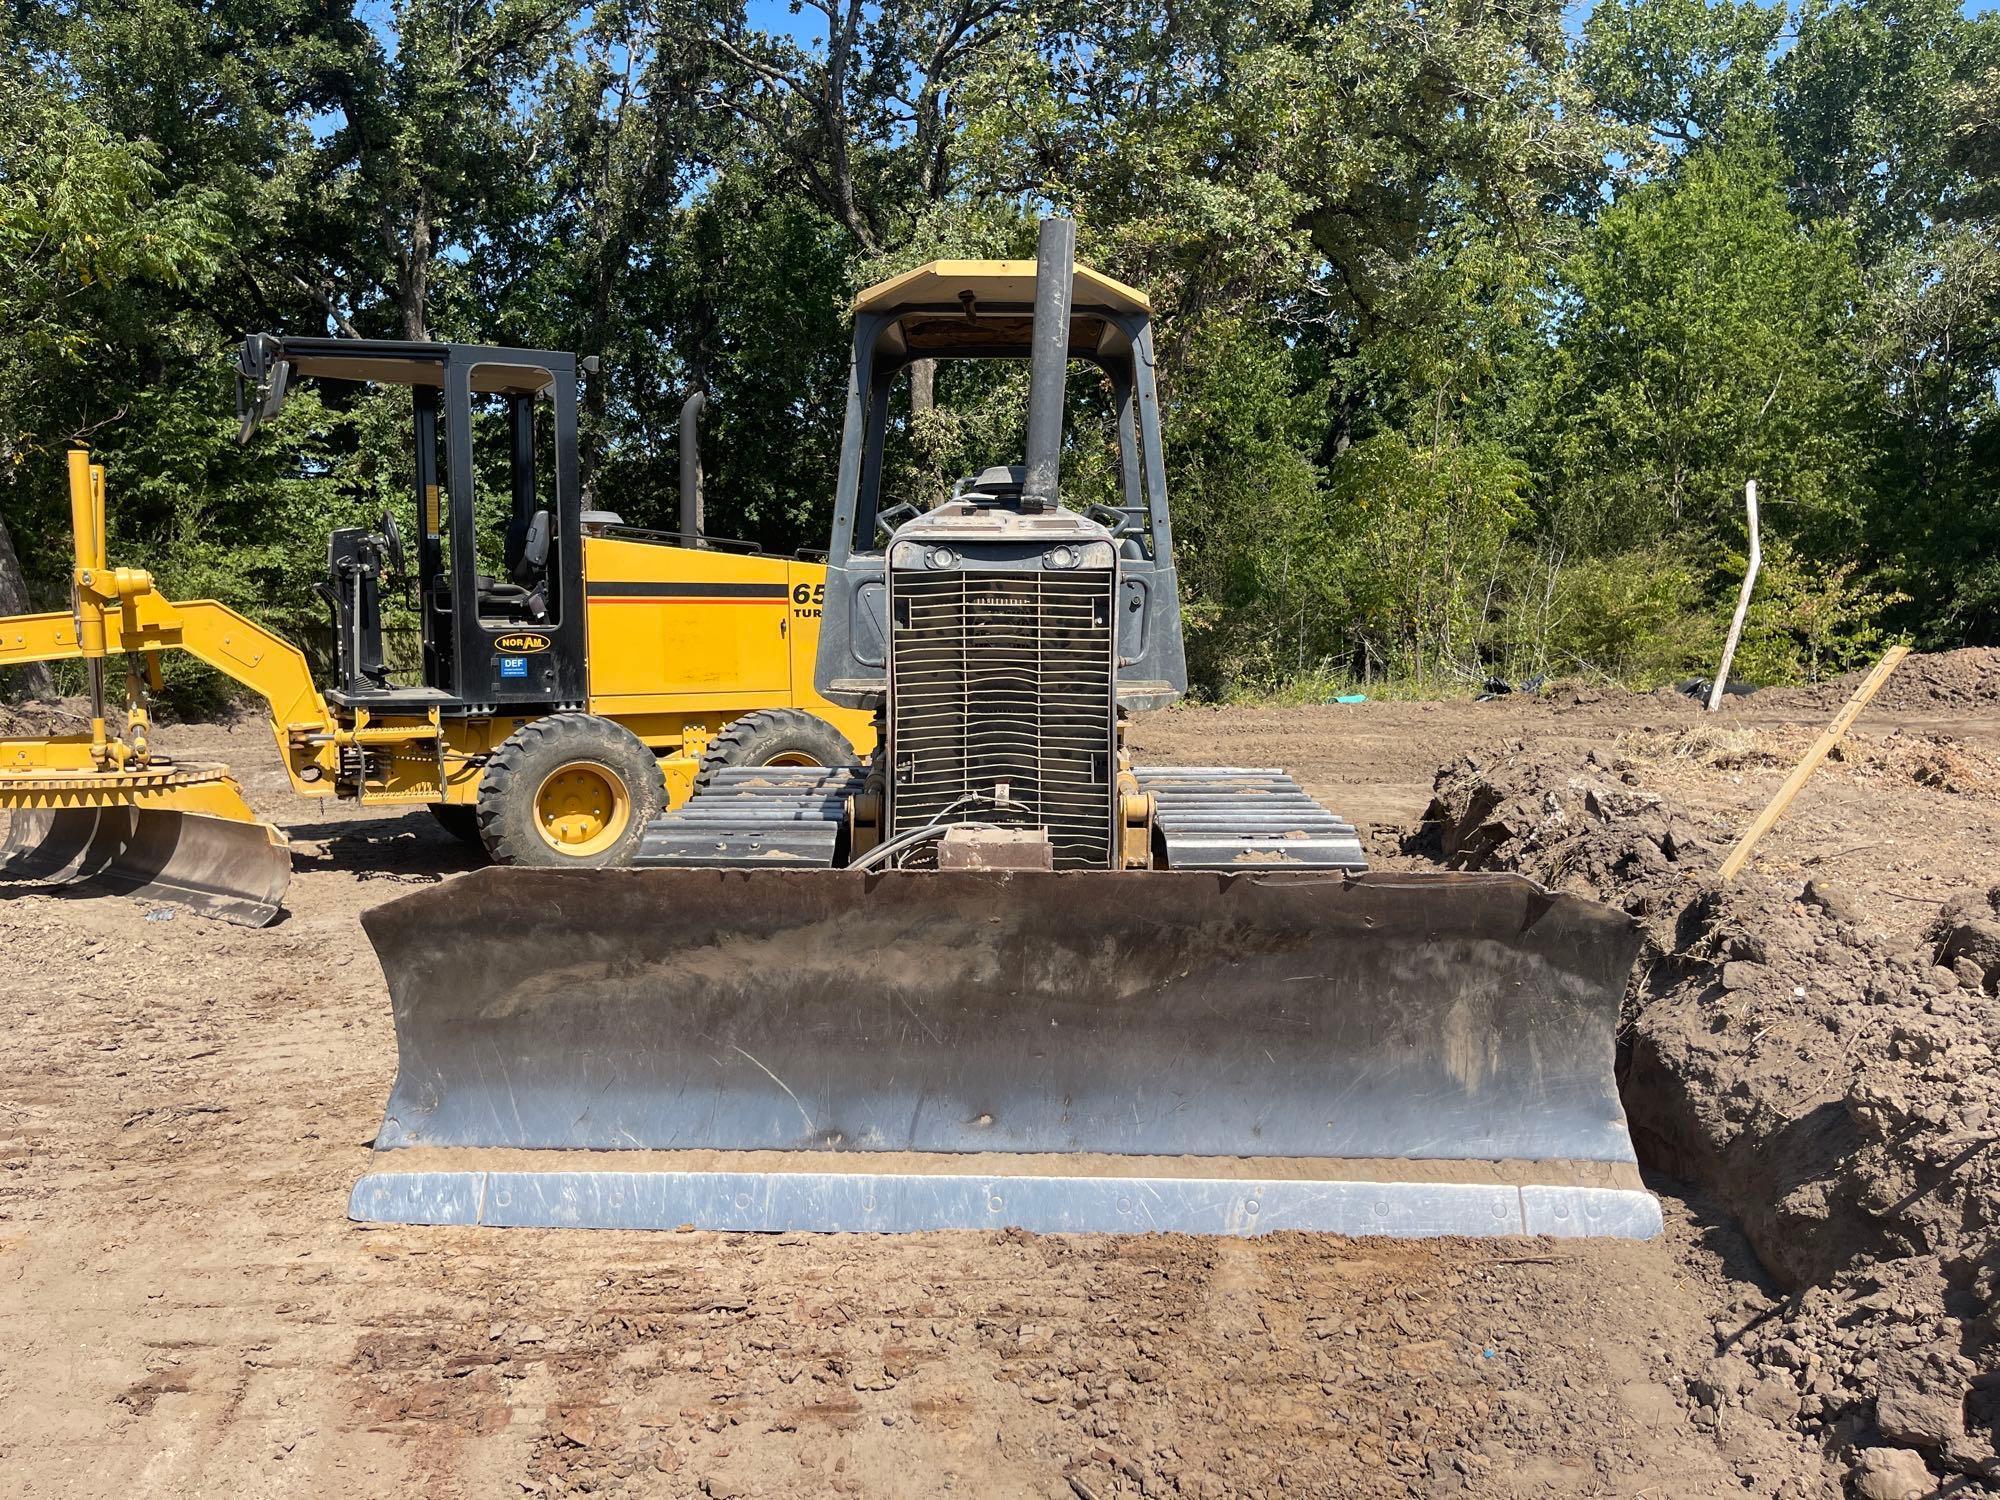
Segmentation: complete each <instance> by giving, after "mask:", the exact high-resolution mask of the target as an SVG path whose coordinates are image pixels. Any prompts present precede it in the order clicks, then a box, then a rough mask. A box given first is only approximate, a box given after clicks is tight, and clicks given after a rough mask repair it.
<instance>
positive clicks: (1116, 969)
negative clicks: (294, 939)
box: [349, 869, 1660, 1237]
mask: <svg viewBox="0 0 2000 1500" xmlns="http://www.w3.org/2000/svg"><path fill="white" fill-rule="evenodd" d="M362 925H363V927H364V928H365V929H366V930H367V933H368V936H369V939H370V941H371V942H372V943H373V944H374V946H375V950H376V953H377V955H378V956H379V958H380V959H381V962H382V967H383V971H384V973H385V974H386V976H387V978H388V983H389V990H390V995H391V997H392V1000H393V1007H394V1016H395V1026H396V1041H397V1051H398V1071H397V1076H396V1082H395V1086H394V1089H393V1091H392V1094H391V1096H390V1100H389V1105H388V1110H387V1115H386V1117H385V1119H384V1120H383V1123H382V1128H381V1132H380V1134H379V1136H378V1138H377V1140H376V1147H377V1156H376V1160H375V1167H376V1170H375V1171H374V1172H372V1173H371V1174H370V1175H369V1176H367V1177H365V1178H363V1179H362V1180H361V1182H360V1183H358V1184H357V1185H356V1187H355V1189H354V1191H353V1195H352V1198H351V1200H350V1204H349V1213H350V1215H351V1216H352V1217H353V1218H356V1219H359V1220H374V1221H385V1222H396V1223H429V1224H484V1225H492V1226H574V1227H587V1228H620V1229H630V1228H673V1227H676V1226H680V1225H696V1226H700V1227H704V1228H715V1229H735V1230H793V1229H803V1230H881V1231H904V1230H922V1229H954V1228H957V1229H963V1228H978V1229H987V1228H996V1227H1008V1226H1015V1227H1020V1228H1024V1229H1029V1230H1035V1231H1079V1232H1098V1231H1112V1232H1118V1231H1148V1230H1177V1231H1185V1232H1195V1233H1220V1234H1255V1233H1262V1232H1267V1231H1271V1230H1277V1229H1312V1230H1327V1231H1334V1232H1338V1233H1343V1234H1394V1235H1404V1236H1419V1235H1438V1234H1453V1235H1468V1234H1469V1235H1491V1234H1557V1235H1592V1234H1598V1235H1621V1236H1641V1237H1643V1236H1647V1235H1650V1234H1653V1233H1656V1232H1657V1231H1658V1229H1659V1225H1660V1217H1659V1208H1658V1205H1657V1203H1656V1202H1655V1200H1654V1199H1653V1198H1652V1196H1651V1194H1650V1193H1648V1192H1646V1191H1645V1189H1644V1188H1643V1187H1642V1186H1641V1184H1640V1182H1639V1178H1638V1171H1637V1166H1636V1163H1635V1160H1634V1157H1633V1151H1632V1143H1631V1139H1630V1137H1629V1135H1628V1133H1627V1130H1626V1123H1625V1116H1624V1113H1623V1111H1622V1109H1621V1107H1620V1105H1619V1100H1618V1094H1617V1089H1616V1086H1615V1083H1614V1080H1613V1076H1612V1064H1613V1051H1614V1035H1615V1031H1616V1027H1617V1022H1618V1012H1619V1001H1620V998H1621V995H1622V993H1623V991H1624V987H1625V980H1626V976H1627V973H1628V971H1629V970H1630V967H1631V964H1632V961H1633V957H1634V955H1635V952H1636V948H1637V942H1638V938H1637V933H1636V930H1635V929H1634V927H1633V924H1632V923H1631V922H1630V921H1629V920H1628V919H1627V918H1625V917H1624V916H1623V915H1621V914H1619V913H1616V912H1613V911H1611V910H1610V909H1608V908H1605V907H1601V906H1597V905H1594V904H1592V903H1589V902H1585V901H1581V900H1578V899H1576V898H1574V897H1570V896H1561V895H1554V894H1551V893H1549V892H1547V891H1544V890H1543V889H1541V888H1540V887H1538V886H1536V885H1534V884H1533V883H1532V882H1530V881H1527V880H1524V879H1520V878H1518V877H1513V876H1506V875H1486V874H1464V875H1438V876H1423V877H1412V876H1406V875H1371V876H1363V877H1359V878H1347V879H1342V878H1339V877H1337V876H1327V875H1316V874H1296V875H1293V874H1287V875H1262V874H1259V875H1250V874H1220V873H1200V872H1197V873H1171V872H1162V873H1155V874H1134V873H1124V872H1120V873H1112V872H1065V873H1051V872H1045V871H1034V872H1028V871H947V872H889V873H880V874H874V873H866V872H846V871H827V872H801V871H776V870H602V871H588V872H567V871H541V870H518V869H508V870H500V869H494V870H487V871H481V872H479V873H476V874H474V875H471V876H468V877H467V878H465V879H463V880H458V881H454V882H452V883H450V884H449V885H448V886H444V887H440V888H438V889H435V890H430V891H425V892H422V893H419V894H415V895H411V896H406V897H403V898H401V899H399V900H396V901H392V902H390V903H388V904H387V905H384V906H379V907H376V908H375V909H373V910H372V911H369V912H366V913H364V914H363V917H362Z"/></svg>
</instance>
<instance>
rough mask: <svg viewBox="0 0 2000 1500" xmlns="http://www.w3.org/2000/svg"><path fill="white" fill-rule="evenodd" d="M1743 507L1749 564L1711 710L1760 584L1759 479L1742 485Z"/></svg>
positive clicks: (1710, 693)
mask: <svg viewBox="0 0 2000 1500" xmlns="http://www.w3.org/2000/svg"><path fill="white" fill-rule="evenodd" d="M1743 510H1744V513H1745V515H1747V516H1748V518H1749V525H1750V565H1749V567H1747V568H1746V569H1744V572H1743V587H1742V588H1741V589H1740V590H1738V592H1737V595H1736V617H1735V618H1734V619H1732V620H1731V621H1730V622H1729V639H1728V640H1726V641H1724V642H1723V644H1722V665H1721V666H1719V667H1717V668H1716V669H1715V682H1714V683H1713V684H1712V685H1711V686H1710V687H1709V690H1708V711H1709V712H1710V713H1714V712H1715V711H1716V710H1717V709H1718V708H1720V707H1722V695H1723V694H1724V693H1726V692H1728V691H1729V667H1730V664H1731V663H1732V662H1734V661H1735V660H1736V643H1737V642H1738V641H1740V640H1742V639H1743V617H1744V616H1745V615H1747V614H1748V613H1749V612H1750V591H1751V590H1752V589H1754V588H1756V587H1757V570H1758V569H1759V568H1760V567H1762V566H1763V565H1764V549H1763V547H1762V545H1761V544H1760V543H1759V542H1758V540H1757V481H1756V480H1754V479H1750V480H1746V481H1745V482H1744V485H1743Z"/></svg>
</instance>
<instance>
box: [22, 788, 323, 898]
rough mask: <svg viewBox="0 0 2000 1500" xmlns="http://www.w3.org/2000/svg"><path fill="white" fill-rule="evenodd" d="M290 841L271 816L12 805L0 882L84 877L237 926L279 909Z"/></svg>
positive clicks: (114, 890)
mask: <svg viewBox="0 0 2000 1500" xmlns="http://www.w3.org/2000/svg"><path fill="white" fill-rule="evenodd" d="M291 878H292V857H291V850H290V847H289V846H288V845H287V843H286V841H285V837H284V835H283V834H281V833H279V832H278V830H277V829H275V828H273V827H272V826H271V825H270V824H268V823H262V822H256V821H250V822H245V821H241V820H239V819H235V818H229V817H218V816H211V815H208V814H204V813H196V812H182V811H179V810H176V809H172V808H160V807H140V806H132V805H122V806H109V807H86V808H63V809H59V810H54V811H47V810H41V809H28V808H22V809H16V810H15V811H14V812H13V813H12V814H11V815H10V817H9V820H8V825H7V839H6V842H5V844H4V845H0V881H19V882H22V883H25V884H31V885H68V884H71V883H74V882H88V883H89V884H90V885H91V886H92V887H94V888H96V889H98V890H101V891H105V892H108V893H110V894H112V895H121V896H133V897H136V898H137V899H139V900H141V901H165V902H169V903H171V904H173V905H176V906H184V907H187V908H188V909H189V910H191V911H196V912H199V913H200V914H201V915H203V916H207V917H215V918H218V919H220V920H222V921H225V922H234V923H236V924H238V925H239V926H244V927H263V926H266V925H268V924H269V923H270V922H271V921H273V920H274V919H275V918H276V917H277V915H278V913H279V912H280V911H281V910H283V909H284V898H285V890H286V887H287V886H289V885H290V883H291Z"/></svg>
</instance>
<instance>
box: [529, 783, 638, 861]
mask: <svg viewBox="0 0 2000 1500" xmlns="http://www.w3.org/2000/svg"><path fill="white" fill-rule="evenodd" d="M631 821H632V794H631V793H630V792H628V791H627V790H626V789H625V782H624V779H623V778H622V777H621V776H619V774H618V773H617V772H616V771H614V770H612V769H611V768H610V767H609V766H604V765H600V764H599V763H598V762H596V761H590V760H574V761H571V762H570V763H569V764H568V765H566V766H558V767H556V769H555V770H553V771H551V772H549V774H548V775H547V776H546V777H544V778H543V779H542V784H541V785H540V786H538V787H536V788H535V832H537V833H539V834H540V835H541V836H542V842H543V843H545V844H547V845H548V846H549V847H550V848H551V849H553V850H555V851H556V853H558V854H561V855H564V856H566V857H568V858H570V859H582V858H585V857H587V856H589V855H592V854H602V853H603V852H604V851H605V850H606V849H609V848H610V847H611V846H612V845H613V844H615V843H617V842H618V840H619V839H620V838H621V837H622V836H623V835H624V832H625V829H626V827H627V826H628V825H629V824H630V823H631Z"/></svg>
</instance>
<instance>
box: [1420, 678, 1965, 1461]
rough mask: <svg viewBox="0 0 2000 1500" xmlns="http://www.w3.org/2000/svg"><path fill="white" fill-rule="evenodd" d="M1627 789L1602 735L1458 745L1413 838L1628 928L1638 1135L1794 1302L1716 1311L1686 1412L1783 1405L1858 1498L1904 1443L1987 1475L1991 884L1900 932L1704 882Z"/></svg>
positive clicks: (1629, 1032) (1762, 889)
mask: <svg viewBox="0 0 2000 1500" xmlns="http://www.w3.org/2000/svg"><path fill="white" fill-rule="evenodd" d="M1957 654H1961V655H1962V654H1964V653H1957ZM1642 781H1643V779H1642V777H1641V775H1640V774H1639V771H1638V770H1637V769H1636V768H1635V763H1633V762H1631V761H1628V760H1624V759H1622V758H1620V757H1618V756H1616V755H1611V756H1607V755H1605V754H1603V753H1602V752H1597V751H1592V752H1589V753H1588V754H1587V755H1585V756H1584V757H1583V759H1582V761H1581V763H1580V764H1579V762H1578V760H1577V759H1576V758H1574V753H1573V752H1571V753H1570V754H1569V755H1568V756H1565V755H1564V753H1563V752H1561V751H1553V752H1545V753H1542V754H1534V753H1530V752H1529V751H1527V750H1524V749H1523V748H1522V747H1521V746H1519V745H1515V746H1512V747H1510V748H1509V749H1508V750H1507V751H1504V752H1502V753H1500V754H1498V755H1494V756H1474V757H1466V758H1463V759H1461V760H1459V761H1457V762H1455V763H1453V764H1452V765H1450V766H1448V767H1446V768H1445V769H1444V770H1443V771H1442V772H1440V773H1439V776H1438V778H1437V782H1436V787H1435V799H1434V801H1433V803H1432V805H1431V808H1430V810H1429V813H1428V815H1427V819H1426V824H1425V830H1424V833H1423V834H1422V835H1420V836H1419V837H1418V838H1417V839H1415V840H1413V841H1412V852H1419V851H1421V852H1428V853H1430V854H1431V855H1432V856H1433V857H1437V858H1442V859H1443V860H1445V861H1446V862H1447V863H1449V864H1452V865H1454V866H1458V867H1461V868H1488V869H1510V870H1518V871H1521V872H1523V873H1525V874H1528V875H1531V876H1533V877H1535V878H1536V879H1538V880H1541V881H1543V882H1545V883H1546V884H1549V885H1551V886H1555V887H1558V888H1562V889H1568V890H1573V891H1577V892H1579V893H1581V894H1585V895H1589V896H1593V897H1596V898H1598V899H1602V900H1604V901H1607V902H1609V903H1611V904H1613V905H1616V906H1619V907H1622V908H1623V909H1624V910H1626V911H1629V912H1631V913H1632V914H1633V915H1634V916H1635V917H1637V918H1638V919H1640V921H1641V922H1642V923H1643V924H1644V926H1645V929H1646V932H1647V942H1646V945H1645V949H1644V951H1643V954H1642V957H1641V960H1640V963H1639V965H1638V967H1637V969H1636V971H1635V976H1634V980H1633V984H1632V989H1631V991H1630V993H1629V995H1628V1001H1627V1016H1626V1026H1625V1049H1624V1056H1623V1057H1622V1058H1621V1063H1622V1066H1623V1069H1624V1072H1623V1082H1624V1093H1625V1100H1626V1107H1627V1111H1628V1113H1629V1114H1630V1115H1631V1117H1632V1123H1633V1128H1634V1134H1635V1137H1636V1138H1637V1139H1638V1141H1639V1144H1640V1151H1641V1155H1642V1157H1644V1158H1645V1159H1646V1160H1647V1161H1648V1163H1649V1165H1651V1166H1653V1167H1655V1168H1657V1169H1659V1170H1662V1171H1665V1172H1668V1173H1670V1174H1672V1175H1674V1176H1676V1177H1679V1178H1682V1179H1684V1180H1687V1181H1690V1182H1693V1183H1696V1184H1698V1185H1699V1186H1700V1187H1701V1188H1702V1189H1703V1190H1705V1191H1706V1192H1708V1193H1709V1194H1711V1195H1712V1196H1714V1197H1715V1198H1716V1199H1717V1200H1718V1201H1719V1202H1720V1203H1721V1204H1722V1205H1723V1206H1724V1207H1725V1208H1726V1209H1727V1210H1728V1211H1729V1212H1730V1213H1731V1214H1733V1215H1735V1216H1736V1217H1737V1218H1738V1219H1739V1221H1740V1222H1741V1224H1742V1226H1743V1229H1744V1231H1745V1233H1746V1234H1747V1235H1748V1237H1749V1239H1750V1241H1751V1243H1752V1244H1753V1246H1754V1247H1755V1248H1756V1250H1757V1253H1758V1255H1759V1256H1760V1258H1761V1259H1762V1260H1763V1262H1764V1264H1765V1266H1766V1267H1767V1268H1768V1269H1769V1270H1770V1271H1771V1272H1772V1273H1773V1274H1774V1275H1775V1276H1776V1278H1777V1279H1778V1281H1779V1282H1780V1283H1781V1284H1782V1286H1783V1287H1784V1288H1785V1289H1786V1290H1787V1291H1788V1292H1789V1293H1790V1294H1791V1295H1790V1297H1789V1298H1787V1299H1783V1300H1780V1301H1777V1302H1774V1303H1773V1305H1771V1306H1770V1307H1768V1308H1764V1309H1750V1310H1749V1315H1748V1316H1747V1317H1746V1318H1745V1319H1744V1320H1742V1321H1741V1322H1740V1324H1737V1325H1732V1326H1729V1327H1719V1328H1718V1335H1719V1338H1720V1344H1719V1348H1718V1356H1717V1360H1716V1362H1715V1364H1714V1365H1713V1366H1711V1367H1710V1368H1709V1369H1707V1370H1705V1371H1704V1372H1703V1374H1702V1375H1701V1376H1700V1377H1699V1378H1698V1379H1696V1380H1695V1381H1693V1382H1691V1385H1690V1391H1689V1396H1690V1399H1691V1400H1692V1401H1693V1402H1694V1403H1696V1405H1697V1407H1698V1408H1703V1409H1708V1410H1721V1409H1722V1408H1724V1407H1726V1406H1734V1405H1741V1406H1745V1407H1747V1408H1750V1409H1753V1410H1758V1411H1761V1412H1762V1413H1763V1414H1765V1415H1766V1416H1768V1417H1769V1418H1770V1419H1771V1420H1773V1421H1776V1422H1780V1423H1784V1422H1798V1423H1801V1424H1803V1425H1804V1426H1805V1428H1806V1429H1807V1430H1808V1431H1811V1432H1814V1433H1815V1434H1816V1435H1818V1436H1819V1437H1820V1439H1821V1440H1822V1441H1823V1442H1824V1443H1825V1444H1827V1446H1828V1447H1829V1449H1831V1450H1833V1451H1836V1452H1839V1453H1842V1454H1844V1455H1847V1456H1849V1457H1850V1458H1851V1459H1852V1460H1853V1462H1854V1464H1855V1471H1854V1483H1855V1487H1856V1493H1863V1494H1877V1493H1879V1494H1898V1493H1910V1492H1911V1491H1910V1490H1909V1487H1908V1481H1910V1480H1911V1478H1912V1476H1913V1475H1915V1474H1916V1472H1917V1471H1916V1470H1914V1469H1913V1468H1912V1467H1911V1465H1910V1460H1909V1458H1908V1457H1906V1456H1903V1455H1906V1454H1910V1453H1914V1454H1917V1455H1920V1456H1921V1457H1922V1458H1923V1460H1924V1461H1925V1463H1926V1465H1927V1469H1926V1471H1925V1472H1930V1471H1935V1472H1937V1473H1940V1474H1945V1475H1959V1476H1967V1477H1970V1478H1972V1479H1975V1480H2000V1455H1996V1448H1995V1437H1996V1434H1995V1422H1996V1418H2000V1321H1996V1319H2000V1295H1997V1294H2000V1231H1996V1225H2000V1151H1996V1150H1995V1149H1994V1147H1995V1144H1996V1132H2000V1004H1996V1001H1995V991H1996V990H2000V887H1996V888H1995V889H1994V890H1993V891H1991V892H1969V893H1964V894H1961V895H1959V896H1958V897H1956V898H1955V899H1953V900H1951V901H1949V902H1947V903H1945V905H1944V906H1943V908H1942V909H1941V910H1940V911H1939V912H1938V915H1937V919H1936V920H1935V922H1933V923H1932V925H1931V927H1930V929H1929V930H1928V932H1927V933H1925V934H1924V935H1922V936H1921V937H1911V936H1907V935H1905V936H1901V937H1898V936H1894V935H1892V934H1891V933H1890V932H1888V931H1886V930H1884V925H1883V924H1881V923H1879V922H1877V921H1876V920H1874V919H1873V917H1872V915H1871V908H1870V907H1869V906H1868V905H1867V904H1866V903H1865V902H1864V901H1862V900H1861V899H1858V898H1857V897H1856V895H1855V894H1854V893H1852V892H1849V891H1845V890H1841V889H1837V888H1834V887H1831V886H1828V885H1825V884H1823V883H1813V882H1808V883H1806V884H1804V885H1803V886H1801V885H1799V884H1797V883H1786V884H1781V883H1779V882H1776V881H1774V880H1770V879H1766V878H1764V877H1761V876H1758V875H1754V874H1752V875H1748V876H1745V877H1744V878H1742V879H1741V880H1739V881H1738V882H1736V883H1735V884H1732V885H1728V886H1724V885H1722V884H1720V883H1719V882H1718V881H1716V880H1715V878H1714V877H1713V875H1712V873H1711V872H1712V870H1713V868H1714V866H1715V865H1716V863H1717V862H1718V858H1719V851H1717V850H1715V849H1713V848H1711V847H1709V845H1708V844H1707V843H1705V842H1704V840H1703V839H1702V837H1701V836H1700V832H1699V831H1698V829H1697V828H1696V826H1695V824H1694V823H1693V821H1692V820H1691V819H1690V818H1689V816H1688V815H1687V814H1686V813H1684V812H1683V811H1681V810H1680V809H1679V808H1677V807H1676V805H1675V804H1674V802H1673V801H1672V800H1671V799H1670V798H1668V797H1666V796H1663V795H1661V794H1659V793H1656V792H1653V791H1651V790H1649V789H1648V788H1647V787H1646V786H1645V785H1643V784H1642ZM1878 1450H1883V1451H1878ZM1886 1450H1894V1451H1886ZM1958 1482H1959V1483H1961V1484H1963V1483H1964V1482H1965V1480H1964V1479H1960V1480H1959V1481H1958ZM1899 1486H1902V1488H1901V1489H1899V1488H1898V1487H1899ZM1922 1492H1923V1491H1921V1490H1919V1491H1915V1493H1922Z"/></svg>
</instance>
